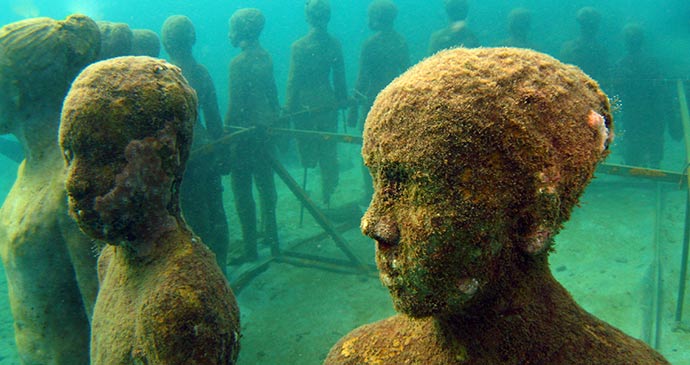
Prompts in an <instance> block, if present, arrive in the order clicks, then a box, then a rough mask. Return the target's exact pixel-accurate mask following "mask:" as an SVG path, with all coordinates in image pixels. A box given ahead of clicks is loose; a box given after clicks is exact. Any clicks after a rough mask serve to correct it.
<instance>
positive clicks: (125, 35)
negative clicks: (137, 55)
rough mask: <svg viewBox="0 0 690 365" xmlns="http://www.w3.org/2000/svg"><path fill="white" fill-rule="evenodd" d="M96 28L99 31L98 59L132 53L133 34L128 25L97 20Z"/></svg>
mask: <svg viewBox="0 0 690 365" xmlns="http://www.w3.org/2000/svg"><path fill="white" fill-rule="evenodd" d="M97 23H98V29H99V30H100V31H101V52H100V54H99V55H98V59H99V60H105V59H108V58H113V57H120V56H127V55H130V54H131V53H132V42H133V38H134V36H133V34H132V30H131V29H129V25H127V24H125V23H114V22H105V21H99V22H97Z"/></svg>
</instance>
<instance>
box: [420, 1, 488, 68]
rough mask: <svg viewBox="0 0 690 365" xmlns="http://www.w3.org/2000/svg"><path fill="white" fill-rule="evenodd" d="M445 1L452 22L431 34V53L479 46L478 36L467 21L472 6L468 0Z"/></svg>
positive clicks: (449, 19)
mask: <svg viewBox="0 0 690 365" xmlns="http://www.w3.org/2000/svg"><path fill="white" fill-rule="evenodd" d="M443 3H444V5H445V8H446V15H447V16H448V22H449V23H450V24H449V25H448V26H447V27H445V28H443V29H440V30H437V31H436V32H434V33H433V34H432V35H431V39H430V40H429V54H430V55H432V54H434V53H436V52H438V51H440V50H443V49H448V48H455V47H467V48H472V47H479V41H478V40H477V37H476V36H475V35H474V32H472V31H471V30H470V29H469V28H468V27H467V22H466V21H465V19H467V13H468V12H469V8H470V6H469V4H468V3H467V0H444V1H443Z"/></svg>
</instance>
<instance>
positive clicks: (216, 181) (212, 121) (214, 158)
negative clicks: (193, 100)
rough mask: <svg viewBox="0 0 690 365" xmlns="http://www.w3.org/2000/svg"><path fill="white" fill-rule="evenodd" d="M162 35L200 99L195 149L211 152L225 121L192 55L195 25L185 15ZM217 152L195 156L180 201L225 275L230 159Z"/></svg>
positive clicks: (208, 80) (210, 82)
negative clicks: (207, 148) (225, 192)
mask: <svg viewBox="0 0 690 365" xmlns="http://www.w3.org/2000/svg"><path fill="white" fill-rule="evenodd" d="M161 34H162V36H161V37H162V39H163V47H164V48H165V51H166V52H167V53H168V55H169V56H170V62H171V63H173V64H174V65H176V66H178V67H180V68H181V69H182V74H183V75H184V77H185V78H186V79H187V80H188V81H189V84H190V85H192V87H193V88H194V90H195V91H196V93H197V96H198V98H199V108H200V110H201V112H202V113H203V119H200V120H199V121H198V122H197V124H196V125H195V126H194V147H193V149H197V148H200V147H202V146H207V145H208V144H209V143H212V142H213V141H214V140H216V139H218V138H220V137H221V136H222V135H223V121H222V120H221V117H220V110H219V109H218V97H217V96H216V87H215V86H214V84H213V79H211V75H210V74H209V72H208V70H207V69H206V67H204V66H203V65H201V64H199V63H198V62H197V61H196V59H194V55H192V46H194V43H196V32H195V30H194V25H193V24H192V21H191V20H190V19H189V18H188V17H186V16H184V15H173V16H171V17H169V18H168V19H166V20H165V23H164V24H163V30H162V31H161ZM202 122H203V123H202ZM215 151H217V152H215V153H213V154H211V156H210V157H209V156H204V157H201V158H195V156H194V155H192V157H191V159H190V161H189V164H188V165H187V169H186V171H185V177H184V182H183V183H182V187H181V189H182V191H181V194H180V200H181V203H182V212H183V214H184V216H185V219H186V220H187V222H188V223H189V225H190V226H191V227H192V230H194V232H195V233H196V234H198V235H199V236H200V237H201V238H202V239H203V240H204V242H205V243H206V244H207V245H208V247H209V248H210V249H211V251H213V253H215V254H216V260H217V261H218V265H219V266H220V268H221V270H222V271H223V272H224V273H225V272H226V266H227V255H228V244H229V240H230V237H229V232H228V221H227V217H226V215H225V207H224V206H223V185H222V181H221V174H223V173H227V171H226V170H225V168H224V167H222V166H225V165H226V161H224V158H225V156H221V155H220V153H219V151H220V150H219V149H218V150H215Z"/></svg>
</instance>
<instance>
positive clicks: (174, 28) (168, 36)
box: [161, 15, 196, 58]
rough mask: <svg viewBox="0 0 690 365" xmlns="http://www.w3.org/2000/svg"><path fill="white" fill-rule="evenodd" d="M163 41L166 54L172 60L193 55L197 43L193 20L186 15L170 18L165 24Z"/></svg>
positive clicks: (162, 32)
mask: <svg viewBox="0 0 690 365" xmlns="http://www.w3.org/2000/svg"><path fill="white" fill-rule="evenodd" d="M161 40H162V42H163V48H165V52H167V53H168V54H169V55H170V57H172V58H177V57H180V56H185V55H189V54H191V53H192V47H193V46H194V43H196V31H195V30H194V24H192V20H191V19H189V18H188V17H186V16H184V15H173V16H170V17H168V19H166V20H165V23H163V29H162V30H161Z"/></svg>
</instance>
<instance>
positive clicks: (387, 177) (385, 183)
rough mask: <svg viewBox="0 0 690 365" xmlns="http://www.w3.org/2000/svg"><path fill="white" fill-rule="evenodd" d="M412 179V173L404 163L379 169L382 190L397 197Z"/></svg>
mask: <svg viewBox="0 0 690 365" xmlns="http://www.w3.org/2000/svg"><path fill="white" fill-rule="evenodd" d="M409 179H410V174H409V172H408V171H407V169H405V168H404V167H403V166H402V165H400V164H391V165H388V166H385V167H382V168H381V170H379V179H378V180H379V183H380V188H381V189H382V190H381V192H382V193H384V194H385V195H387V196H391V197H396V196H398V195H400V193H401V192H402V191H403V189H404V188H405V185H406V184H407V183H408V181H409Z"/></svg>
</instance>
